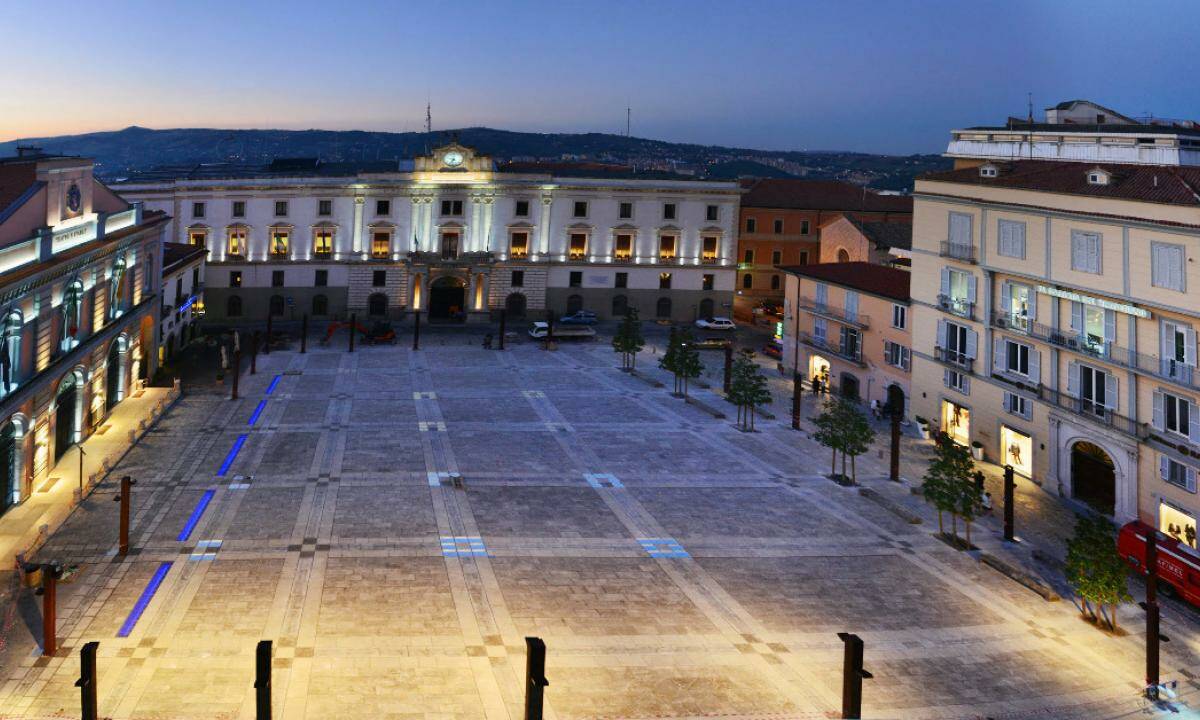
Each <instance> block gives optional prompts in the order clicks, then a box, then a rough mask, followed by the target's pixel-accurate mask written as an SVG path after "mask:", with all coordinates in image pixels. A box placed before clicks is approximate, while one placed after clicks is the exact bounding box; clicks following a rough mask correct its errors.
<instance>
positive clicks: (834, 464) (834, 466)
mask: <svg viewBox="0 0 1200 720" xmlns="http://www.w3.org/2000/svg"><path fill="white" fill-rule="evenodd" d="M832 450H833V461H832V462H830V463H829V474H830V475H831V476H832V475H837V448H832Z"/></svg>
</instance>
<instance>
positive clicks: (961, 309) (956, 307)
mask: <svg viewBox="0 0 1200 720" xmlns="http://www.w3.org/2000/svg"><path fill="white" fill-rule="evenodd" d="M937 301H938V307H940V308H941V309H942V310H945V311H946V312H948V313H950V314H951V315H957V316H959V317H961V318H966V319H968V320H973V319H974V318H975V303H973V302H967V301H966V300H965V299H964V298H956V297H951V296H949V295H938V296H937Z"/></svg>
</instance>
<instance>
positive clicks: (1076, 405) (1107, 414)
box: [1038, 387, 1147, 440]
mask: <svg viewBox="0 0 1200 720" xmlns="http://www.w3.org/2000/svg"><path fill="white" fill-rule="evenodd" d="M1038 396H1039V397H1040V398H1041V399H1042V400H1045V401H1046V402H1049V403H1052V404H1054V405H1057V406H1058V407H1060V408H1062V409H1064V410H1067V411H1068V412H1070V413H1072V414H1073V415H1076V416H1078V417H1082V418H1083V419H1085V420H1088V421H1090V422H1093V423H1096V424H1098V425H1103V426H1105V427H1108V428H1112V429H1113V430H1116V431H1117V432H1120V433H1124V434H1125V435H1128V436H1130V437H1132V438H1134V439H1137V440H1143V439H1145V437H1146V435H1147V432H1146V425H1145V424H1143V423H1139V422H1137V421H1135V420H1134V419H1133V418H1131V417H1127V416H1125V415H1122V414H1120V413H1118V412H1117V411H1116V410H1114V409H1113V408H1110V407H1108V406H1106V405H1103V404H1101V403H1099V402H1096V401H1095V400H1089V399H1087V398H1080V397H1075V396H1074V395H1068V394H1067V393H1065V392H1059V391H1057V390H1051V389H1049V388H1045V387H1039V392H1038Z"/></svg>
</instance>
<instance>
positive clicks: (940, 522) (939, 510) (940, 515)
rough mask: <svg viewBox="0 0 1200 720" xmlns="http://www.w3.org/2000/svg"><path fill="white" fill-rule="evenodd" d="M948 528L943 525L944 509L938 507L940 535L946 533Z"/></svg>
mask: <svg viewBox="0 0 1200 720" xmlns="http://www.w3.org/2000/svg"><path fill="white" fill-rule="evenodd" d="M945 534H946V529H945V528H944V527H942V510H941V508H938V535H945Z"/></svg>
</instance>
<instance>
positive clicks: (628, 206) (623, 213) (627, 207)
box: [617, 202, 633, 220]
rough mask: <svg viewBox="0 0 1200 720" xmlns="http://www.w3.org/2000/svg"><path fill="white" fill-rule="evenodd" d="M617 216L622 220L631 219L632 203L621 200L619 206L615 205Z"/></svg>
mask: <svg viewBox="0 0 1200 720" xmlns="http://www.w3.org/2000/svg"><path fill="white" fill-rule="evenodd" d="M617 217H619V218H621V219H622V220H632V219H633V203H631V202H623V203H621V204H620V205H619V206H617Z"/></svg>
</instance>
